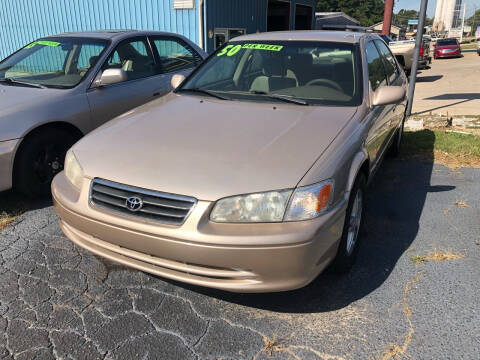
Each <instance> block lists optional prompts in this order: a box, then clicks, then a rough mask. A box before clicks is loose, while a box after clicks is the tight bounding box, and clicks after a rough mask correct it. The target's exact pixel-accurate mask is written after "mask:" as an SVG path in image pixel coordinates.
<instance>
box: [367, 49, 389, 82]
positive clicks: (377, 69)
mask: <svg viewBox="0 0 480 360" xmlns="http://www.w3.org/2000/svg"><path fill="white" fill-rule="evenodd" d="M365 50H366V56H367V64H368V79H369V80H370V83H371V84H372V90H373V91H375V90H377V89H378V87H379V86H382V85H387V79H386V77H385V67H384V66H383V61H382V58H381V57H380V54H379V53H378V50H377V48H376V46H375V44H374V43H373V41H369V42H368V43H367V45H366V47H365Z"/></svg>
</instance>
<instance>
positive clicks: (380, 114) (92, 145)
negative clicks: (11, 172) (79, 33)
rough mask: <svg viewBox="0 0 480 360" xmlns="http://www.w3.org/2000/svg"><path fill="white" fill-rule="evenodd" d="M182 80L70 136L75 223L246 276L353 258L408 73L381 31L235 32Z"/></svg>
mask: <svg viewBox="0 0 480 360" xmlns="http://www.w3.org/2000/svg"><path fill="white" fill-rule="evenodd" d="M172 85H173V87H174V88H175V90H174V91H173V92H172V93H170V94H169V95H167V96H165V97H163V98H160V99H157V100H155V101H153V102H150V103H148V104H146V105H143V106H141V107H139V108H136V109H134V110H132V111H129V112H127V113H125V114H123V115H121V116H120V117H118V118H116V119H114V120H112V121H110V122H108V123H106V124H105V125H103V126H102V127H100V128H99V129H97V130H95V131H94V132H92V133H91V134H90V135H88V136H86V137H85V138H83V139H82V140H80V141H79V142H78V143H77V144H75V145H74V146H73V147H72V148H71V149H70V150H69V152H68V153H67V156H66V159H65V170H64V171H63V172H61V173H60V174H58V175H57V176H56V177H55V179H54V181H53V184H52V192H53V198H54V203H55V206H56V209H57V212H58V214H59V215H60V225H61V228H62V230H63V231H64V233H65V234H66V236H67V237H68V238H69V239H70V240H71V241H73V242H74V243H75V244H77V245H78V246H81V247H83V248H85V249H88V250H90V251H91V252H93V253H95V254H97V255H100V256H103V257H105V258H108V259H110V260H113V261H116V262H119V263H122V264H124V265H127V266H131V267H133V268H136V269H139V270H142V271H146V272H149V273H152V274H155V275H159V276H162V277H165V278H169V279H174V280H178V281H183V282H186V283H190V284H195V285H201V286H208V287H214V288H219V289H223V290H228V291H236V292H271V291H284V290H291V289H296V288H300V287H302V286H305V285H307V284H308V283H310V282H311V281H312V280H313V279H315V278H316V277H317V276H318V274H319V273H320V272H322V270H324V269H325V268H326V267H327V266H329V265H330V266H332V267H333V268H335V269H336V270H338V271H342V272H345V271H347V270H349V269H350V268H351V267H352V265H353V262H354V259H355V257H356V254H357V252H358V245H359V234H360V233H361V231H360V229H361V226H362V212H363V209H364V206H365V191H366V190H367V184H368V182H369V181H370V180H371V179H372V176H373V174H374V173H375V171H376V170H377V168H378V166H379V164H380V163H381V161H382V159H383V157H384V155H385V154H387V153H391V154H395V153H397V152H398V150H399V146H400V142H401V139H402V132H403V122H404V114H405V106H406V101H407V99H406V96H405V93H406V92H405V89H406V86H407V78H406V76H405V74H404V73H403V71H402V69H401V67H400V66H399V64H398V63H397V61H396V60H395V57H394V56H393V55H392V53H391V52H390V50H389V49H388V47H387V46H386V44H385V43H384V42H383V40H381V38H380V37H378V36H377V35H374V34H368V33H352V32H323V31H320V32H318V31H317V32H315V31H310V32H278V33H264V34H255V35H248V36H242V37H237V38H235V39H233V40H232V41H231V42H229V43H228V44H226V45H224V46H223V47H221V48H220V49H218V50H217V51H216V52H215V53H214V54H212V55H211V56H210V57H209V58H208V59H207V60H206V61H205V62H204V63H203V64H202V65H200V66H199V67H198V68H197V69H196V70H195V71H194V72H193V73H192V74H190V75H189V76H188V77H187V78H186V79H185V78H184V77H183V76H182V75H178V76H174V77H173V79H172ZM132 96H134V94H132Z"/></svg>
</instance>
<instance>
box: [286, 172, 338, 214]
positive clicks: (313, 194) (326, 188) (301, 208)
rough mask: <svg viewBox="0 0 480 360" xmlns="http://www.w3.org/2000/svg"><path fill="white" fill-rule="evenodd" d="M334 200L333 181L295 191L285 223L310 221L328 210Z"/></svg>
mask: <svg viewBox="0 0 480 360" xmlns="http://www.w3.org/2000/svg"><path fill="white" fill-rule="evenodd" d="M332 200H333V180H327V181H323V182H321V183H318V184H315V185H310V186H305V187H301V188H298V189H296V190H295V192H294V194H293V197H292V200H291V201H290V205H289V206H288V209H287V212H286V214H285V221H298V220H308V219H313V218H315V217H317V216H318V215H320V214H322V213H324V212H325V211H327V210H328V208H329V206H330V205H331V203H332Z"/></svg>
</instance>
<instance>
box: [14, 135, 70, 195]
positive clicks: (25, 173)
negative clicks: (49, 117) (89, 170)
mask: <svg viewBox="0 0 480 360" xmlns="http://www.w3.org/2000/svg"><path fill="white" fill-rule="evenodd" d="M76 140H77V138H76V137H75V136H73V135H72V134H71V133H69V132H68V131H65V130H55V129H47V130H43V131H41V132H39V133H36V134H32V135H31V136H29V137H27V138H26V139H25V140H24V142H23V143H22V145H21V147H20V149H19V152H18V154H17V156H16V158H15V165H14V188H15V190H17V191H18V192H20V193H22V194H24V195H26V196H28V197H46V196H49V195H50V183H51V182H52V180H53V178H54V176H55V175H56V174H58V173H59V172H60V171H62V170H63V162H64V160H65V154H66V152H67V150H68V149H69V148H70V147H71V146H72V145H73V144H74V143H75V142H76Z"/></svg>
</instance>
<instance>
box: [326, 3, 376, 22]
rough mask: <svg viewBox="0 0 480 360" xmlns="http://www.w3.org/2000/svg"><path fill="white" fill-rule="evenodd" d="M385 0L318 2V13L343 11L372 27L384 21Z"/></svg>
mask: <svg viewBox="0 0 480 360" xmlns="http://www.w3.org/2000/svg"><path fill="white" fill-rule="evenodd" d="M384 9H385V2H384V0H318V2H317V11H322V12H328V11H342V12H344V13H345V14H347V15H349V16H351V17H353V18H355V19H357V20H358V21H360V24H361V25H362V26H370V25H373V24H376V23H378V22H381V21H382V20H383V11H384Z"/></svg>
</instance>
